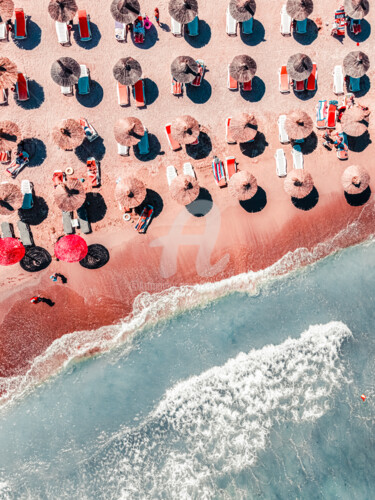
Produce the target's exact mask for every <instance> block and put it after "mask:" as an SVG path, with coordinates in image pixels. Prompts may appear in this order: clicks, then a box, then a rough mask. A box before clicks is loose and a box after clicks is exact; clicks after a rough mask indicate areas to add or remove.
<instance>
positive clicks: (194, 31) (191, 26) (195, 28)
mask: <svg viewBox="0 0 375 500" xmlns="http://www.w3.org/2000/svg"><path fill="white" fill-rule="evenodd" d="M187 28H188V34H189V36H198V35H199V20H198V16H195V17H194V19H193V20H192V21H191V22H190V23H188V25H187Z"/></svg>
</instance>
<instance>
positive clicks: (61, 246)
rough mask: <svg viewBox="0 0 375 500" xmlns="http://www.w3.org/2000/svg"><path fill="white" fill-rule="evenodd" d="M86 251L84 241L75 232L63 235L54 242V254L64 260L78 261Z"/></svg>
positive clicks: (83, 256)
mask: <svg viewBox="0 0 375 500" xmlns="http://www.w3.org/2000/svg"><path fill="white" fill-rule="evenodd" d="M87 252H88V249H87V243H86V241H85V240H84V239H83V238H81V236H78V235H77V234H68V235H67V236H63V237H62V238H60V239H59V240H58V241H57V242H56V243H55V255H56V257H57V258H58V259H59V260H63V261H64V262H79V261H80V260H82V259H83V258H85V257H86V255H87Z"/></svg>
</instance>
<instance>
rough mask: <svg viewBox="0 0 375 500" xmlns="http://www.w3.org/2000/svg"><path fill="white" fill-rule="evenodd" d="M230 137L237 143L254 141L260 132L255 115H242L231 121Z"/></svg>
mask: <svg viewBox="0 0 375 500" xmlns="http://www.w3.org/2000/svg"><path fill="white" fill-rule="evenodd" d="M229 128H230V135H231V136H232V138H233V140H234V141H236V142H248V141H252V140H253V139H254V138H255V136H256V135H257V132H258V123H257V121H256V118H255V116H254V115H253V114H249V113H240V114H239V115H236V116H235V117H233V118H232V119H231V121H230V126H229Z"/></svg>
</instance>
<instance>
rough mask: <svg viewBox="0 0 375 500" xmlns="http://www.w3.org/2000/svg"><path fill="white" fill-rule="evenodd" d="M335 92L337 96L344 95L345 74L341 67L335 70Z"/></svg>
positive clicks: (336, 67)
mask: <svg viewBox="0 0 375 500" xmlns="http://www.w3.org/2000/svg"><path fill="white" fill-rule="evenodd" d="M333 92H334V93H335V94H343V93H344V73H343V71H342V66H340V65H338V66H335V67H334V70H333Z"/></svg>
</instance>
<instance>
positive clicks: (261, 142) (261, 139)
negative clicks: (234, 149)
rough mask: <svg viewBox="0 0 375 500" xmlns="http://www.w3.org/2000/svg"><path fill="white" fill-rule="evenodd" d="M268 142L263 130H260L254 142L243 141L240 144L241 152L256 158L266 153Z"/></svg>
mask: <svg viewBox="0 0 375 500" xmlns="http://www.w3.org/2000/svg"><path fill="white" fill-rule="evenodd" d="M267 146H268V142H267V141H266V137H265V135H264V134H263V133H262V132H258V133H257V135H256V136H255V139H254V140H253V141H252V142H243V143H241V144H240V149H241V153H242V154H244V155H245V156H248V157H249V158H256V157H257V156H260V155H261V154H263V153H264V151H265V149H266V147H267Z"/></svg>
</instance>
